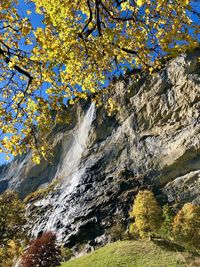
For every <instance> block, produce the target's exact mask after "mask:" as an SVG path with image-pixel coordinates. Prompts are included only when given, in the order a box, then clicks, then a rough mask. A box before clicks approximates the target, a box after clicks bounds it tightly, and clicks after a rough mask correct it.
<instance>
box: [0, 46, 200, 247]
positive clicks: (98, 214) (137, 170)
mask: <svg viewBox="0 0 200 267" xmlns="http://www.w3.org/2000/svg"><path fill="white" fill-rule="evenodd" d="M199 57H200V52H199V51H196V52H194V53H191V54H189V55H182V56H180V57H178V58H177V59H174V60H172V61H171V62H169V63H167V64H166V66H165V67H164V68H163V69H162V70H161V71H159V72H157V73H155V74H153V75H152V76H145V74H141V77H140V79H139V80H138V81H136V79H135V78H134V77H132V78H131V77H130V78H127V79H126V80H120V81H117V82H116V83H115V85H113V86H112V87H113V88H114V89H113V92H112V93H113V98H114V99H115V100H116V102H117V103H118V107H119V111H117V112H116V114H115V115H113V116H111V117H109V116H107V114H106V112H105V110H104V109H103V107H100V108H98V109H97V110H96V112H94V111H93V113H95V114H92V115H91V116H90V117H91V118H90V119H91V124H90V125H89V126H88V127H89V130H88V132H87V134H86V135H87V136H85V139H84V142H85V143H84V146H83V149H81V155H80V153H79V155H78V154H77V157H71V155H72V154H73V153H76V152H74V151H73V153H72V146H74V145H75V144H76V142H79V143H80V146H81V145H82V143H81V142H82V141H80V140H77V139H76V137H77V136H79V135H78V134H77V132H80V129H81V131H82V133H83V132H84V133H85V128H84V127H82V126H81V125H82V122H83V120H84V118H85V117H86V116H89V114H88V110H89V109H90V108H91V106H90V104H89V103H82V104H81V105H79V106H78V107H76V108H74V110H73V112H74V117H75V119H74V121H73V123H72V124H71V125H70V126H69V125H68V126H67V125H66V126H65V125H63V126H59V127H57V128H55V129H54V134H53V139H52V140H53V142H54V157H52V158H51V160H49V162H47V161H44V162H42V163H41V164H40V165H39V166H35V165H33V163H31V161H30V156H29V155H26V156H24V158H23V159H22V158H20V159H16V160H15V161H14V162H13V163H11V164H10V166H6V167H4V168H2V170H1V174H0V191H3V190H5V189H6V188H7V187H9V188H12V189H15V190H17V191H18V192H19V193H20V195H21V196H22V197H24V196H25V195H27V194H28V193H30V192H32V191H34V190H36V189H37V188H38V187H39V186H41V185H43V184H49V183H50V182H51V181H52V180H56V181H57V183H56V184H55V187H54V189H53V190H52V191H51V193H49V194H48V195H46V196H44V195H41V196H39V198H37V199H35V200H34V199H33V200H31V201H30V202H29V204H28V214H29V217H30V221H31V222H30V224H31V227H32V228H33V230H32V234H33V235H37V234H38V233H40V232H41V231H46V230H52V231H55V232H56V233H57V235H58V238H59V240H62V241H63V242H65V244H66V246H67V245H69V246H74V245H76V244H77V243H84V242H87V241H88V240H90V242H92V243H93V245H94V246H95V244H97V243H101V242H104V243H106V242H108V240H107V237H106V235H105V233H106V231H107V229H109V228H110V227H111V226H112V224H113V223H114V221H115V217H116V216H118V218H119V217H120V219H121V220H124V222H125V223H127V222H128V219H127V218H128V212H129V210H130V205H131V204H132V202H133V198H134V196H135V194H136V193H137V192H138V190H140V189H144V188H150V189H152V190H153V191H154V192H155V194H156V196H157V198H158V200H159V201H160V202H161V203H165V202H166V201H168V202H170V203H171V204H174V203H178V205H180V206H181V205H183V204H184V203H185V202H189V201H194V202H195V203H199V204H200V63H199V60H198V58H199ZM81 127H82V128H81ZM79 149H80V147H79ZM70 153H71V154H70ZM69 155H70V156H69ZM73 155H74V154H73ZM66 157H67V160H66ZM70 157H71V158H73V161H76V162H75V165H72V166H75V168H74V169H72V170H71V172H69V166H71V165H70V164H71V163H70ZM76 158H79V159H78V160H76ZM66 170H67V171H66ZM61 174H63V175H61ZM69 188H70V189H69Z"/></svg>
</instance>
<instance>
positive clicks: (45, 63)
mask: <svg viewBox="0 0 200 267" xmlns="http://www.w3.org/2000/svg"><path fill="white" fill-rule="evenodd" d="M32 1H33V2H34V3H35V5H36V12H38V13H39V14H42V15H43V16H44V21H43V23H44V28H40V27H39V28H37V29H36V30H35V31H33V29H32V26H31V24H30V21H29V19H28V18H27V17H22V16H21V14H19V9H18V1H17V0H15V1H12V0H1V5H0V33H1V37H0V68H1V77H0V86H1V87H2V88H1V93H0V128H1V140H0V141H1V142H0V150H1V152H4V153H7V154H9V153H11V154H13V155H14V156H16V155H18V154H22V153H24V152H26V151H28V150H30V149H31V150H32V151H33V154H32V155H33V158H34V160H35V162H37V163H38V162H39V161H40V159H41V157H46V156H47V155H48V153H49V150H48V149H50V147H49V143H48V133H49V132H50V130H51V129H52V127H53V126H54V125H55V124H56V123H60V122H61V121H63V116H61V114H62V111H63V103H66V100H67V99H71V102H73V99H74V97H75V96H77V95H78V97H79V98H86V97H87V94H88V93H89V92H92V93H94V92H97V91H98V90H99V89H100V88H102V86H103V85H104V83H105V81H106V80H109V78H110V77H112V75H113V72H114V71H118V70H119V69H121V68H122V67H125V66H126V65H127V64H128V65H129V67H131V68H138V67H140V68H141V67H142V68H143V69H146V70H149V72H150V73H152V72H153V70H154V69H155V68H159V67H160V64H159V60H160V58H161V57H162V56H163V55H166V54H171V55H172V56H176V55H177V54H178V53H179V52H185V51H186V50H188V49H193V48H195V47H197V46H198V43H199V39H198V34H199V27H198V25H197V24H196V23H195V22H194V21H192V20H191V19H190V17H189V15H188V14H191V13H192V12H193V10H192V6H191V5H190V1H175V0H172V1H170V3H169V1H167V0H158V1H155V0H147V1H141V0H140V1H139V0H133V1H128V0H126V1H114V0H112V1H107V0H87V1H80V0H74V1H69V0H65V1H64V0H32ZM30 13H31V12H30V11H29V10H27V16H29V15H30ZM24 47H26V49H24ZM22 48H23V49H24V51H22ZM27 51H28V52H27ZM107 106H108V111H109V114H112V110H113V109H114V110H116V105H115V103H114V102H113V100H112V99H109V102H108V103H107ZM51 111H52V112H54V111H56V116H55V119H52V115H51V114H52V112H51ZM22 140H23V142H22Z"/></svg>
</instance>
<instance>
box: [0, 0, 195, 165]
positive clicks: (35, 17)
mask: <svg viewBox="0 0 200 267" xmlns="http://www.w3.org/2000/svg"><path fill="white" fill-rule="evenodd" d="M193 7H194V8H195V9H196V10H197V11H199V12H200V1H197V0H196V1H194V2H193ZM27 10H30V11H32V13H31V14H30V15H28V17H29V19H30V20H31V23H32V25H33V27H34V28H37V27H43V24H42V16H41V15H39V14H36V13H35V12H34V4H33V3H26V2H25V1H24V0H19V11H20V13H21V15H22V16H27V13H26V11H27ZM192 19H193V20H195V21H196V22H197V17H196V18H195V19H194V17H193V16H192ZM198 23H199V22H198ZM11 158H12V157H11ZM5 162H6V160H5V155H4V154H3V153H1V154H0V165H1V164H3V163H5Z"/></svg>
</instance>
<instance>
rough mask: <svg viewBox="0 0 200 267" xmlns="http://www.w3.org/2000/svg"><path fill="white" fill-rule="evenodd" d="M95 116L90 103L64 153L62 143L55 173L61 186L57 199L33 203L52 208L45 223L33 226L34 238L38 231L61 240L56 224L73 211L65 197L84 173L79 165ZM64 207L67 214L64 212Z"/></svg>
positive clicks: (92, 105)
mask: <svg viewBox="0 0 200 267" xmlns="http://www.w3.org/2000/svg"><path fill="white" fill-rule="evenodd" d="M94 116H95V103H92V104H91V105H90V107H89V109H88V110H87V112H86V114H85V116H84V117H83V118H82V117H80V118H79V122H78V127H77V130H76V131H75V133H74V134H73V139H74V141H73V142H72V144H71V147H70V149H69V150H68V151H67V152H66V146H67V145H66V144H65V142H63V149H62V150H63V155H62V163H61V164H60V166H59V168H58V171H57V173H56V176H55V177H56V178H58V179H60V181H61V186H60V187H59V191H60V193H59V197H58V198H56V200H55V199H54V198H47V199H46V200H45V202H44V203H41V202H40V203H35V204H36V206H37V205H39V206H40V205H41V204H42V205H44V206H46V205H50V206H52V208H51V209H50V211H49V213H48V214H47V218H46V220H45V221H43V222H40V223H39V225H37V224H36V225H35V226H34V229H33V231H32V233H33V235H34V236H36V235H37V234H38V233H39V231H41V230H42V231H56V233H57V238H58V240H59V239H62V233H59V231H58V229H57V224H58V223H59V222H62V224H63V225H65V224H67V221H68V216H69V215H70V212H71V211H72V210H73V207H67V204H68V203H67V197H68V196H69V195H70V193H73V191H74V190H75V188H76V187H77V185H78V184H79V181H80V179H81V177H82V175H83V174H84V172H85V169H86V164H83V166H82V165H81V159H82V155H83V153H84V152H85V151H86V149H87V140H88V136H89V132H90V129H91V125H92V121H93V119H94ZM66 207H67V210H68V212H64V211H66Z"/></svg>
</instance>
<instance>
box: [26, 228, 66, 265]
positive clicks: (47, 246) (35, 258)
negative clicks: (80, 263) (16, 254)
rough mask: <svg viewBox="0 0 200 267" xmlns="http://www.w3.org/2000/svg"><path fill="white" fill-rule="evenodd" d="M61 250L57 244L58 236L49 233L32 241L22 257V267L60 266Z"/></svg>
mask: <svg viewBox="0 0 200 267" xmlns="http://www.w3.org/2000/svg"><path fill="white" fill-rule="evenodd" d="M60 261H61V250H60V248H59V247H58V245H57V244H56V235H55V234H53V233H51V232H47V233H44V234H43V235H42V236H41V237H39V238H37V239H35V240H33V241H31V243H30V245H29V247H28V248H27V250H26V251H25V253H24V255H22V263H21V265H22V267H36V266H37V267H54V266H56V267H57V266H59V265H60Z"/></svg>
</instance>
